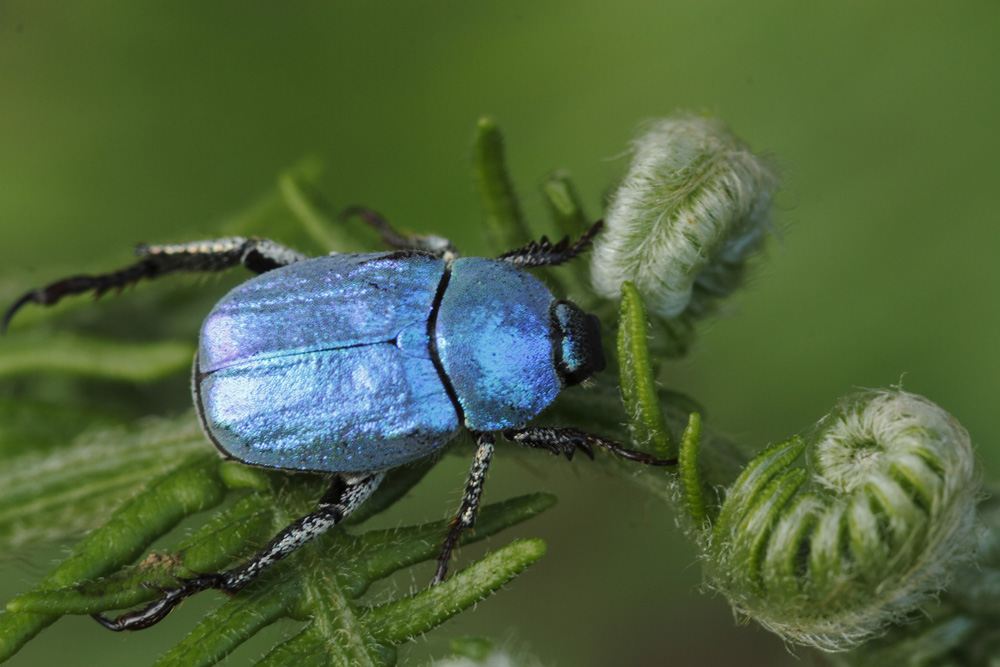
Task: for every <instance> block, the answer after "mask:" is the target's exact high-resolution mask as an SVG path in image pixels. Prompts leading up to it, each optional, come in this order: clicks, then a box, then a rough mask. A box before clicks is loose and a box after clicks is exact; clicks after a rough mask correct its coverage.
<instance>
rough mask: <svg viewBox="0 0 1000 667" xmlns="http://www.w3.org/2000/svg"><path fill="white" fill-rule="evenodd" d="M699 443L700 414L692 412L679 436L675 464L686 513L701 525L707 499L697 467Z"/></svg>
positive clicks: (705, 516) (695, 523)
mask: <svg viewBox="0 0 1000 667" xmlns="http://www.w3.org/2000/svg"><path fill="white" fill-rule="evenodd" d="M700 444H701V415H699V414H698V413H696V412H692V413H691V416H690V418H689V419H688V425H687V428H686V429H684V435H682V436H681V451H680V455H679V456H678V460H677V466H678V468H679V470H680V478H681V485H682V486H683V489H684V499H685V504H686V506H687V510H688V513H689V514H690V515H691V520H692V521H694V525H695V526H698V527H701V526H703V525H704V524H705V522H706V521H707V520H708V509H707V505H708V501H707V498H706V493H705V481H704V480H703V479H702V476H701V471H700V470H699V469H698V447H699V445H700Z"/></svg>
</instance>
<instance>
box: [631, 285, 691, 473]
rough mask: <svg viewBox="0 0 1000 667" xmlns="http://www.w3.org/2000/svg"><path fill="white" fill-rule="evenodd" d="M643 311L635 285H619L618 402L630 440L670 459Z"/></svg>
mask: <svg viewBox="0 0 1000 667" xmlns="http://www.w3.org/2000/svg"><path fill="white" fill-rule="evenodd" d="M647 328H648V327H647V324H646V309H645V307H644V306H643V303H642V296H640V294H639V290H637V289H636V288H635V285H633V284H632V283H630V282H628V281H626V282H624V283H622V300H621V309H620V311H619V320H618V366H619V377H620V383H621V393H622V402H623V403H624V405H625V410H626V412H627V413H628V418H629V427H630V428H631V430H632V437H633V439H634V440H635V441H636V442H637V443H639V444H640V445H643V446H652V449H653V452H654V453H655V454H656V455H657V456H659V457H660V458H672V457H673V456H675V453H676V451H677V450H676V445H675V444H674V441H673V438H672V437H671V435H670V430H669V428H668V427H667V421H666V419H665V418H664V416H663V412H662V411H661V410H660V402H659V398H658V397H657V393H656V383H655V381H654V380H653V368H652V365H651V363H650V358H649V338H648V335H647Z"/></svg>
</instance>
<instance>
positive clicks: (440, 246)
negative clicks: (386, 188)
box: [340, 206, 458, 262]
mask: <svg viewBox="0 0 1000 667" xmlns="http://www.w3.org/2000/svg"><path fill="white" fill-rule="evenodd" d="M354 215H356V216H358V217H359V218H361V219H362V220H363V221H364V222H365V223H367V224H368V226H369V227H371V228H372V229H374V230H375V231H377V232H378V235H379V237H381V239H382V243H384V244H386V245H387V246H389V247H390V248H398V249H400V250H420V251H421V252H429V253H430V254H432V255H434V256H436V257H440V258H441V259H443V260H444V261H446V262H453V261H455V260H456V259H458V250H456V249H455V246H454V244H452V242H451V241H449V240H448V239H446V238H445V237H443V236H437V235H436V234H428V235H426V236H422V235H420V234H409V233H405V234H404V233H402V232H398V231H396V230H395V229H394V228H393V226H392V225H390V224H389V221H388V220H386V219H385V218H383V217H382V216H381V215H379V214H378V213H377V212H376V211H373V210H372V209H370V208H367V207H364V206H348V207H347V208H345V209H344V210H343V211H341V213H340V217H341V219H344V218H349V217H351V216H354Z"/></svg>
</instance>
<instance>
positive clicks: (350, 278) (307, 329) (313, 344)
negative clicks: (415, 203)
mask: <svg viewBox="0 0 1000 667" xmlns="http://www.w3.org/2000/svg"><path fill="white" fill-rule="evenodd" d="M444 270H445V264H444V262H442V261H441V260H438V259H436V258H433V257H429V256H425V255H413V254H409V255H408V256H406V257H402V258H400V256H399V255H398V253H376V254H368V255H334V256H330V257H319V258H315V259H311V260H307V261H304V262H298V263H296V264H292V265H289V266H287V267H284V268H281V269H276V270H274V271H270V272H267V273H265V274H263V275H261V276H258V277H256V278H254V279H252V280H249V281H247V282H245V283H243V284H241V285H239V286H237V287H236V288H235V289H233V290H232V291H231V292H230V293H229V294H228V295H226V296H225V297H224V298H223V299H222V301H220V302H219V303H218V304H217V305H216V307H215V308H214V309H213V311H212V312H211V313H210V314H209V316H208V318H207V319H206V321H205V324H204V325H203V327H202V333H201V344H200V347H199V357H198V363H197V368H196V376H195V392H196V403H197V404H198V406H199V411H200V413H201V415H202V423H203V425H204V426H205V430H206V431H207V432H208V434H209V435H210V437H211V438H212V439H213V441H215V443H216V444H217V445H218V446H219V447H220V448H221V449H222V450H224V451H225V452H227V453H228V454H230V455H231V456H233V457H235V458H238V459H241V460H243V461H246V462H247V463H252V464H256V465H262V466H268V467H276V468H290V469H301V470H325V471H342V472H353V471H362V470H378V469H383V468H390V467H393V466H397V465H400V464H402V463H405V462H408V461H412V460H414V459H417V458H420V457H422V456H425V455H427V454H430V453H432V452H434V451H435V450H436V449H438V448H439V447H440V446H441V445H443V444H444V443H445V442H447V441H448V440H450V439H451V438H452V437H453V436H454V435H455V432H456V431H457V429H458V427H459V423H458V418H457V414H456V411H455V407H454V404H453V403H452V401H451V400H450V399H449V397H448V395H447V393H446V390H445V388H444V385H443V384H442V381H441V378H440V374H439V372H438V371H437V369H436V368H435V365H434V363H433V361H432V360H431V359H430V352H429V338H428V332H427V327H428V318H429V317H430V313H431V308H432V306H433V303H434V299H435V295H436V293H437V289H438V286H439V284H440V282H441V278H442V277H443V275H444Z"/></svg>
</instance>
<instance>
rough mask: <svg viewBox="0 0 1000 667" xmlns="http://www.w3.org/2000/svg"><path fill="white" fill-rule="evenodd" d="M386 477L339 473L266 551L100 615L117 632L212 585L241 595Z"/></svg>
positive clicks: (153, 618)
mask: <svg viewBox="0 0 1000 667" xmlns="http://www.w3.org/2000/svg"><path fill="white" fill-rule="evenodd" d="M384 476H385V473H384V472H377V473H359V474H356V475H348V474H345V473H340V474H338V475H336V476H334V478H333V482H332V483H331V484H330V490H329V491H327V493H326V495H324V496H323V498H322V499H321V500H320V501H319V509H317V510H316V511H315V512H311V513H309V514H306V515H305V516H304V517H302V518H300V519H298V520H297V521H295V522H294V523H292V524H290V525H289V526H288V527H287V528H285V529H284V530H282V531H281V532H280V533H278V534H277V535H276V536H275V537H274V539H272V540H271V541H270V542H268V543H267V544H266V545H265V546H264V548H263V549H261V550H260V551H258V552H257V553H256V554H254V555H253V556H251V557H250V558H249V559H247V560H246V561H244V562H243V563H241V564H240V565H237V566H236V567H234V568H232V569H230V570H226V571H225V572H220V573H219V574H202V575H198V576H195V577H190V578H187V579H181V580H180V585H179V586H172V587H170V588H163V589H160V590H161V592H162V593H163V597H161V598H160V599H159V600H156V601H155V602H152V603H150V604H149V605H147V606H146V607H144V608H142V609H139V610H137V611H130V612H128V613H125V614H122V615H121V616H119V617H117V618H114V619H111V618H108V617H107V616H104V615H103V614H94V615H93V616H94V619H95V620H97V622H98V623H100V624H101V625H103V626H104V627H106V628H107V629H109V630H114V631H115V632H120V631H122V630H143V629H145V628H148V627H150V626H153V625H155V624H157V623H159V622H160V621H162V620H163V619H164V618H165V617H166V615H167V614H169V613H170V612H171V610H173V608H174V607H176V606H177V605H179V604H180V603H181V602H182V601H183V600H184V599H186V598H188V597H190V596H192V595H194V594H195V593H198V592H200V591H204V590H208V589H210V588H214V589H217V590H221V591H225V592H227V593H235V592H237V591H239V590H240V589H241V588H243V587H244V586H246V585H247V584H249V583H250V582H251V581H253V580H254V579H256V578H257V577H258V576H260V575H261V574H262V573H263V572H265V571H266V570H267V569H269V568H270V567H271V566H272V565H274V564H275V563H277V562H278V561H280V560H281V559H283V558H285V557H287V556H288V555H290V554H291V553H292V552H294V551H295V550H296V549H298V548H299V547H302V546H304V545H305V544H307V543H308V542H311V541H312V540H314V539H315V538H317V537H319V536H320V535H322V534H323V533H325V532H326V531H327V530H329V529H330V528H332V527H334V526H336V525H337V524H338V523H340V522H341V521H343V520H344V519H345V518H347V517H348V516H350V515H351V514H352V513H353V512H354V510H356V509H357V508H358V507H359V506H360V505H361V503H363V502H364V501H365V500H367V499H368V497H369V496H371V494H372V492H373V491H374V490H375V489H376V488H377V487H378V485H379V484H380V483H381V482H382V478H383V477H384Z"/></svg>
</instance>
